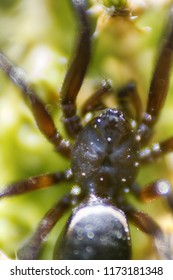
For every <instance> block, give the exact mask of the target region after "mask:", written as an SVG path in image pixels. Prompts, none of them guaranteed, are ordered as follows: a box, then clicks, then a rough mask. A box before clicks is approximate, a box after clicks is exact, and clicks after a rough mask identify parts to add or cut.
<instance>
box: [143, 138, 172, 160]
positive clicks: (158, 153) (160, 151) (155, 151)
mask: <svg viewBox="0 0 173 280" xmlns="http://www.w3.org/2000/svg"><path fill="white" fill-rule="evenodd" d="M172 151H173V137H170V138H168V139H166V140H164V141H162V142H160V143H154V144H152V146H151V147H146V148H144V149H142V150H141V151H140V152H139V161H140V163H142V164H147V163H149V162H152V161H154V160H155V159H157V158H160V157H162V156H164V155H165V154H167V153H170V152H172Z"/></svg>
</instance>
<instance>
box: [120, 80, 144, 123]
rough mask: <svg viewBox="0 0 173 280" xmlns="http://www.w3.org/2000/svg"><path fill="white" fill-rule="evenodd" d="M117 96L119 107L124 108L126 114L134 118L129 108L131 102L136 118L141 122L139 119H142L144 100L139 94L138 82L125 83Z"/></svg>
mask: <svg viewBox="0 0 173 280" xmlns="http://www.w3.org/2000/svg"><path fill="white" fill-rule="evenodd" d="M117 98H118V104H119V107H120V108H122V110H123V112H125V114H126V116H128V117H129V118H133V119H134V117H133V114H132V112H131V110H130V108H129V104H131V105H132V106H133V110H134V111H135V119H136V121H137V122H138V123H139V121H140V120H141V112H142V111H143V110H142V102H141V99H140V96H139V95H138V92H137V88H136V84H135V83H134V82H130V83H128V84H127V85H125V86H124V87H123V88H122V89H120V90H119V92H118V94H117Z"/></svg>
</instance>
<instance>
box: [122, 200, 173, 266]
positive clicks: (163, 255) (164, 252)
mask: <svg viewBox="0 0 173 280" xmlns="http://www.w3.org/2000/svg"><path fill="white" fill-rule="evenodd" d="M125 213H126V215H127V217H128V218H129V219H130V220H131V222H132V223H133V224H135V226H136V227H137V228H139V229H140V230H141V231H143V232H144V233H146V234H148V235H150V236H151V237H152V238H153V240H154V243H155V247H156V250H157V253H158V256H159V258H160V259H166V260H170V259H173V246H172V242H173V240H172V238H171V235H169V234H165V233H164V232H163V231H162V230H161V228H160V227H159V225H158V224H157V223H156V222H155V221H154V220H153V219H152V218H151V217H150V216H149V215H148V214H146V213H144V212H141V211H138V210H136V209H134V208H132V207H131V206H130V205H128V206H127V208H126V210H125Z"/></svg>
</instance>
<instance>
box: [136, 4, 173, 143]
mask: <svg viewBox="0 0 173 280" xmlns="http://www.w3.org/2000/svg"><path fill="white" fill-rule="evenodd" d="M165 34H166V35H167V36H166V38H164V44H163V47H162V49H161V52H160V55H159V58H158V61H157V64H156V67H155V70H154V74H153V78H152V81H151V85H150V89H149V96H148V103H147V109H146V112H145V113H144V117H143V120H142V123H141V124H140V125H139V128H138V134H139V137H141V141H142V143H144V144H145V143H147V142H148V140H149V139H150V137H151V135H152V130H153V127H154V125H155V123H156V122H157V120H158V117H159V115H160V112H161V109H162V107H163V105H164V102H165V99H166V96H167V92H168V87H169V78H170V71H171V66H172V58H173V11H172V9H171V11H170V15H169V17H168V20H167V25H166V28H165Z"/></svg>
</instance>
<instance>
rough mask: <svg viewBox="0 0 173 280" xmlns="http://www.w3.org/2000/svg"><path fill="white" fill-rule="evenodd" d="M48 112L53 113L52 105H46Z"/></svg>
mask: <svg viewBox="0 0 173 280" xmlns="http://www.w3.org/2000/svg"><path fill="white" fill-rule="evenodd" d="M46 110H47V111H48V112H49V113H51V112H52V110H53V106H52V105H51V104H46Z"/></svg>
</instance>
